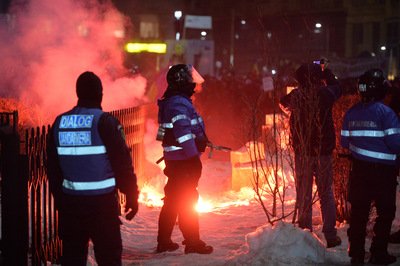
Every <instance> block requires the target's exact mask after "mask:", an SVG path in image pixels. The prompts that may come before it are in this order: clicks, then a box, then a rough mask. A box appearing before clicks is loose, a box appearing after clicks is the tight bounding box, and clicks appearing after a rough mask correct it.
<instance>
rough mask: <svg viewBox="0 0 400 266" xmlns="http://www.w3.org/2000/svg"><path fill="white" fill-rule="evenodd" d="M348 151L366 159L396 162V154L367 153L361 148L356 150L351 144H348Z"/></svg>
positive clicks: (367, 151)
mask: <svg viewBox="0 0 400 266" xmlns="http://www.w3.org/2000/svg"><path fill="white" fill-rule="evenodd" d="M349 149H350V150H351V151H353V152H355V153H358V154H361V155H364V156H366V157H371V158H376V159H383V160H390V161H394V160H396V154H390V153H383V152H376V151H369V150H365V149H362V148H358V147H356V146H354V145H352V144H350V146H349Z"/></svg>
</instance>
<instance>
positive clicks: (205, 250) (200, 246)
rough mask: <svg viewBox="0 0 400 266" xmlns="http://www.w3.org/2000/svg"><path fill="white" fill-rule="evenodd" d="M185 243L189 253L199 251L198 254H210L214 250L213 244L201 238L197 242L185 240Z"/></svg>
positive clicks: (186, 250) (186, 252) (186, 251)
mask: <svg viewBox="0 0 400 266" xmlns="http://www.w3.org/2000/svg"><path fill="white" fill-rule="evenodd" d="M182 244H184V245H185V254H188V253H198V254H210V253H212V252H213V251H214V249H213V247H212V246H208V245H207V244H206V243H204V242H203V241H201V240H197V241H195V242H188V241H183V243H182Z"/></svg>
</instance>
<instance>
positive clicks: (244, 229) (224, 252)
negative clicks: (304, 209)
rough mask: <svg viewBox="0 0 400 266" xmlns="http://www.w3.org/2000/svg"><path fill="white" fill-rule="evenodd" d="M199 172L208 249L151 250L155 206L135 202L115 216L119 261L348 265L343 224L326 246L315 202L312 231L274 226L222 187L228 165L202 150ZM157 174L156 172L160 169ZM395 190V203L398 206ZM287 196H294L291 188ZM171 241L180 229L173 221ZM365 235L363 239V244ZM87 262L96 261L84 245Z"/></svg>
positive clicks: (394, 249) (398, 249) (395, 250)
mask: <svg viewBox="0 0 400 266" xmlns="http://www.w3.org/2000/svg"><path fill="white" fill-rule="evenodd" d="M202 160H203V164H204V165H203V167H204V169H203V176H202V179H201V181H200V185H199V192H200V195H201V196H202V198H203V200H204V201H206V202H207V201H208V200H212V204H213V205H214V206H216V207H215V208H214V209H213V210H212V211H211V212H206V213H201V214H200V233H201V236H202V239H203V240H204V241H205V242H206V243H207V244H210V245H212V246H213V247H214V252H213V253H212V254H210V255H200V254H188V255H185V254H184V247H183V246H181V247H180V249H178V250H177V251H175V252H169V253H161V254H156V253H155V248H156V245H157V242H156V237H157V222H158V215H159V212H160V207H147V206H145V205H144V204H141V206H140V210H139V213H138V214H137V216H136V217H135V218H134V219H133V220H132V221H126V220H125V219H124V218H121V221H122V222H123V225H122V227H121V231H122V237H123V246H124V250H123V264H124V265H213V266H216V265H349V264H350V259H349V257H348V256H347V246H348V241H347V236H346V230H347V228H348V224H338V234H339V236H340V237H341V238H342V241H343V242H342V245H340V246H338V247H335V248H331V249H326V248H325V239H324V238H323V235H322V233H321V218H320V214H319V210H318V207H317V205H315V208H314V219H313V220H314V232H313V233H311V232H309V231H306V230H301V229H299V228H298V227H295V226H293V225H292V224H291V223H290V221H288V222H279V223H277V224H275V225H274V226H271V225H269V224H268V223H267V219H266V216H265V214H264V212H263V211H262V209H261V207H260V205H259V204H257V203H256V202H254V201H252V200H251V197H249V196H248V195H250V194H251V193H250V192H251V189H250V188H248V189H243V190H242V191H241V192H233V191H227V189H226V186H227V183H229V182H230V181H229V180H230V175H231V165H230V163H229V162H226V161H217V160H214V159H208V158H206V156H203V158H202ZM158 178H162V175H161V176H159V177H158ZM399 194H400V193H399V192H398V199H397V203H398V204H397V206H400V200H399V198H400V196H399ZM288 195H289V197H294V195H295V194H294V192H293V191H291V192H290V193H289V194H288ZM399 209H400V208H398V210H397V213H396V220H395V222H394V223H393V230H395V229H399V228H400V210H399ZM173 240H174V241H175V242H178V243H181V242H182V240H183V239H182V235H181V233H180V231H179V229H178V227H177V226H176V227H175V230H174V233H173ZM369 244H370V239H367V243H366V250H368V248H369ZM389 250H390V252H391V253H392V254H393V255H396V256H397V257H398V262H397V264H393V265H400V244H396V245H394V244H390V246H389ZM88 265H96V264H95V262H94V259H93V251H92V250H91V251H90V257H89V261H88Z"/></svg>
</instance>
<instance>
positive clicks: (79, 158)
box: [53, 107, 116, 195]
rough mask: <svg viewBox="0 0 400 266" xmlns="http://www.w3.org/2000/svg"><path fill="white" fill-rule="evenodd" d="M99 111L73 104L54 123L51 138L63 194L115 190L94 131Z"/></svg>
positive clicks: (110, 171)
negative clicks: (61, 179) (58, 166)
mask: <svg viewBox="0 0 400 266" xmlns="http://www.w3.org/2000/svg"><path fill="white" fill-rule="evenodd" d="M102 114H103V111H102V110H100V109H96V108H84V107H75V108H73V109H72V110H70V111H68V112H66V113H64V114H62V115H60V116H59V117H57V119H56V121H55V123H54V127H53V129H54V133H53V137H54V142H55V145H56V148H57V154H58V158H59V163H60V167H61V171H62V173H63V177H64V180H63V183H62V189H63V191H64V193H66V194H71V195H100V194H107V193H110V192H112V191H114V189H115V185H116V183H115V174H114V172H113V170H112V167H111V164H110V161H109V159H108V155H107V150H106V147H105V145H104V143H103V141H102V139H101V137H100V134H99V131H98V122H99V119H100V117H101V115H102Z"/></svg>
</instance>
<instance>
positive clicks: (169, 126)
mask: <svg viewBox="0 0 400 266" xmlns="http://www.w3.org/2000/svg"><path fill="white" fill-rule="evenodd" d="M158 106H159V112H158V122H159V131H163V132H164V135H163V137H162V139H161V138H160V139H159V140H162V146H163V151H164V159H166V160H186V159H189V158H191V157H194V156H196V155H200V151H199V150H198V149H197V147H196V141H206V137H205V133H204V122H203V119H202V118H201V117H200V115H199V114H198V113H197V112H196V111H195V109H194V107H193V104H192V102H191V100H190V99H189V98H187V97H184V96H181V95H175V96H172V97H169V98H167V99H163V100H159V101H158Z"/></svg>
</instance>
